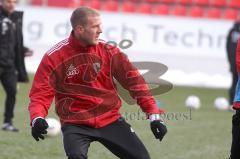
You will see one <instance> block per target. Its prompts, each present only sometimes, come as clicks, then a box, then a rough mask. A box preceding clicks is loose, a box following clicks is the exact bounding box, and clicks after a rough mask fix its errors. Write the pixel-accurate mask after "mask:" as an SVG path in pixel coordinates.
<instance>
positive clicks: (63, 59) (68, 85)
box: [28, 34, 162, 128]
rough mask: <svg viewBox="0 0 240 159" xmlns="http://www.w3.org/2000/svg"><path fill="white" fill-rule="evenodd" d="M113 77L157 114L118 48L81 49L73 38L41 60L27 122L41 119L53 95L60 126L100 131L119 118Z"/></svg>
mask: <svg viewBox="0 0 240 159" xmlns="http://www.w3.org/2000/svg"><path fill="white" fill-rule="evenodd" d="M113 78H115V79H116V80H118V81H119V83H120V84H121V85H122V86H123V87H124V88H125V89H127V90H129V92H130V95H131V96H132V97H133V98H134V99H136V101H137V103H138V105H140V107H141V109H142V110H143V111H144V112H145V113H146V114H147V115H150V114H159V113H162V111H159V109H158V108H157V106H156V103H155V100H154V98H153V97H152V95H151V94H150V91H149V88H148V86H147V84H146V83H145V81H144V79H143V77H142V76H141V75H140V74H139V73H138V70H137V69H136V68H135V67H134V66H133V65H132V64H131V63H130V62H129V60H128V58H127V57H126V56H125V55H124V54H123V53H121V52H120V50H119V49H118V48H116V47H113V46H111V45H108V44H106V43H105V42H103V41H100V42H99V43H98V44H97V45H95V46H89V47H83V46H82V45H81V44H80V42H79V41H77V39H75V38H74V37H73V34H71V35H70V37H69V38H68V39H66V40H63V41H61V42H60V43H58V44H56V45H55V46H54V47H53V48H52V49H50V50H49V51H48V52H47V53H46V54H45V55H44V57H43V59H42V61H41V63H40V65H39V67H38V69H37V72H36V74H35V77H34V81H33V84H32V88H31V91H30V94H29V97H30V104H29V107H28V109H29V112H30V118H31V121H32V120H33V119H34V118H36V117H43V118H45V117H46V116H47V114H48V109H49V108H50V105H51V103H52V100H53V98H54V97H55V109H56V113H57V115H58V116H59V118H60V121H61V124H62V125H63V124H66V123H70V124H81V125H87V126H90V127H95V128H99V127H103V126H105V125H108V124H110V123H112V122H113V121H115V120H117V119H118V118H119V117H120V112H119V109H120V107H121V104H122V103H121V100H120V98H119V96H118V93H117V90H116V86H115V83H114V80H113Z"/></svg>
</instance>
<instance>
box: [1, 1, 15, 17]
mask: <svg viewBox="0 0 240 159" xmlns="http://www.w3.org/2000/svg"><path fill="white" fill-rule="evenodd" d="M16 3H17V0H2V6H3V9H4V10H6V11H7V12H8V13H10V14H11V13H12V12H13V11H14V10H15V7H16Z"/></svg>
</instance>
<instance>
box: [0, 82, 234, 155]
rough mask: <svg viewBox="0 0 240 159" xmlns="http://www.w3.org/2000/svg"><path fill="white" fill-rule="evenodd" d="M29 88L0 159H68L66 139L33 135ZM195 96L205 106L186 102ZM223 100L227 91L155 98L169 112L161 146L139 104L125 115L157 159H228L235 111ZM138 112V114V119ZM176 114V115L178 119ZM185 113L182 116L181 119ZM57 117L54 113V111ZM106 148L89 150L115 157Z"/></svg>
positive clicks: (181, 90) (186, 90)
mask: <svg viewBox="0 0 240 159" xmlns="http://www.w3.org/2000/svg"><path fill="white" fill-rule="evenodd" d="M30 86H31V85H30V84H20V89H19V91H18V97H17V99H18V100H17V105H16V111H15V119H14V124H15V125H16V126H17V127H18V128H20V133H7V132H4V131H0V159H19V158H21V159H64V158H66V157H65V154H64V150H63V146H62V137H61V135H59V136H57V137H54V138H47V139H46V140H44V141H41V142H35V141H34V140H33V138H32V137H31V134H30V126H29V116H28V110H27V106H28V102H29V99H28V91H29V88H30ZM190 94H195V95H197V96H199V97H200V99H201V102H202V103H201V108H200V109H199V110H197V111H192V112H191V115H190V111H189V110H188V109H187V108H186V107H184V101H185V99H186V97H187V96H188V95H190ZM218 96H225V97H227V91H226V90H224V89H206V88H191V87H174V88H173V90H171V91H170V92H168V93H166V94H164V95H161V96H158V97H156V98H157V99H160V100H161V103H162V106H163V107H164V109H165V110H166V111H167V112H168V113H169V116H168V118H169V120H167V121H166V122H167V126H168V134H167V136H166V137H165V138H164V140H163V141H162V142H159V141H157V140H155V139H154V137H153V135H152V133H151V131H150V128H149V122H148V121H146V120H144V115H143V114H140V116H138V115H137V114H138V107H137V106H128V105H126V104H124V106H123V108H122V110H121V111H122V114H123V116H124V117H125V118H126V119H127V120H128V122H129V123H131V125H132V127H133V129H134V130H135V131H136V133H137V134H138V135H139V137H140V138H141V139H142V141H143V143H144V144H145V145H146V147H147V149H148V150H149V152H150V154H151V157H152V159H226V158H227V156H228V154H229V149H230V143H231V116H232V113H231V112H227V111H225V112H221V111H217V110H215V109H214V108H213V101H214V99H215V98H216V97H218ZM4 98H5V95H4V91H3V89H2V87H0V105H1V107H0V121H2V112H3V105H4ZM134 114H135V116H134ZM172 115H177V117H175V118H173V117H172ZM180 115H182V116H180ZM49 116H51V117H53V116H54V109H53V108H52V109H51V111H50V115H49ZM114 158H116V157H115V156H113V155H112V154H111V153H110V152H109V151H108V150H107V149H106V148H104V147H103V146H102V145H100V144H98V143H93V144H91V146H90V149H89V159H114Z"/></svg>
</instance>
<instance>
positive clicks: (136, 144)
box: [62, 118, 150, 159]
mask: <svg viewBox="0 0 240 159" xmlns="http://www.w3.org/2000/svg"><path fill="white" fill-rule="evenodd" d="M62 132H63V143H64V149H65V152H66V155H67V156H68V158H69V159H87V153H88V148H89V146H90V144H91V142H93V141H98V142H100V143H101V144H103V145H104V146H105V147H106V148H107V149H109V150H110V151H111V152H112V153H113V154H114V155H116V156H117V157H119V158H121V159H150V156H149V154H148V152H147V150H146V148H145V146H144V145H143V143H142V142H141V141H140V140H139V138H138V137H137V135H136V134H135V133H134V131H133V130H132V128H131V126H130V125H129V124H128V123H126V122H125V120H124V119H122V118H120V119H118V120H117V121H115V122H113V123H111V124H109V125H107V126H105V127H103V128H91V127H87V126H81V125H80V126H79V125H64V126H63V127H62Z"/></svg>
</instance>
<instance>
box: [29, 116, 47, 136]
mask: <svg viewBox="0 0 240 159" xmlns="http://www.w3.org/2000/svg"><path fill="white" fill-rule="evenodd" d="M47 128H48V123H47V121H46V120H45V119H42V118H38V119H36V121H35V122H34V123H33V125H32V136H33V138H34V139H35V140H36V141H39V138H40V139H42V140H44V136H43V134H47V130H46V129H47Z"/></svg>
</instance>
